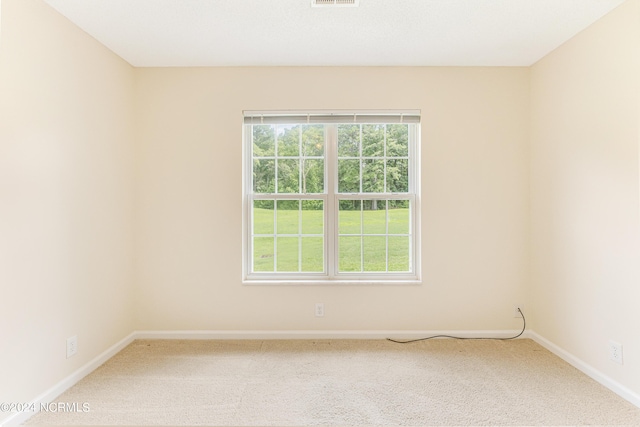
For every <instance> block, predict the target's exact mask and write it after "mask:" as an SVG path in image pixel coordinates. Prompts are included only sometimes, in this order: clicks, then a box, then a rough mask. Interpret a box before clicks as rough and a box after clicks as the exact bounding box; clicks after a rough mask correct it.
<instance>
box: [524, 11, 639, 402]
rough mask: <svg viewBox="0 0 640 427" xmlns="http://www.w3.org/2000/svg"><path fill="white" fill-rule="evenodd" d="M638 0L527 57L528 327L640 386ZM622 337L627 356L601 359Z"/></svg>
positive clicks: (621, 379) (615, 376)
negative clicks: (536, 57)
mask: <svg viewBox="0 0 640 427" xmlns="http://www.w3.org/2000/svg"><path fill="white" fill-rule="evenodd" d="M639 94H640V2H638V1H636V0H632V1H628V2H626V3H624V4H623V5H622V6H621V7H619V8H618V9H616V10H615V11H613V12H612V13H611V14H609V15H607V16H606V17H604V18H603V19H601V20H600V21H598V22H596V23H595V24H594V25H592V26H591V27H589V28H588V29H586V30H585V31H583V32H582V33H581V34H579V35H578V36H576V37H575V38H573V39H572V40H570V41H569V42H567V43H566V44H564V45H563V46H561V47H560V48H558V49H557V50H556V51H554V52H553V53H551V54H550V55H548V56H547V57H545V58H544V59H542V60H541V61H540V62H538V63H537V64H535V65H534V66H533V67H532V71H531V116H532V120H531V208H532V209H531V236H532V237H531V238H532V245H531V248H532V287H531V291H532V299H533V304H534V308H535V313H534V315H535V330H536V332H538V333H539V334H540V335H542V336H543V337H545V338H547V339H548V340H550V341H551V342H553V343H555V344H556V345H558V346H560V347H561V348H563V349H564V350H566V351H568V352H570V353H571V354H573V355H574V356H576V357H578V358H580V359H582V360H583V361H585V362H586V363H588V364H589V365H591V366H593V367H595V368H596V369H598V370H600V371H601V372H603V373H604V374H606V375H608V376H610V377H611V378H613V379H614V380H617V381H618V382H620V383H621V384H623V385H624V386H626V387H628V388H629V389H631V390H633V391H634V392H635V393H640V334H639V333H638V326H639V325H640V310H639V309H638V302H639V301H640V286H639V285H640V211H639V190H640V189H639V177H640V174H639V172H640V171H639V168H638V158H639V157H638V156H639V142H640V138H639V135H640V120H639V118H640V111H639V102H640V96H639ZM609 340H615V341H618V342H620V343H622V344H623V353H624V358H625V361H624V365H622V366H620V365H616V364H614V363H613V362H611V361H609V360H608V347H607V346H608V342H609Z"/></svg>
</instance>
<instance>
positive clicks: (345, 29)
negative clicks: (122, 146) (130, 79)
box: [45, 0, 624, 67]
mask: <svg viewBox="0 0 640 427" xmlns="http://www.w3.org/2000/svg"><path fill="white" fill-rule="evenodd" d="M45 1H46V2H47V3H48V4H50V5H51V6H52V7H54V8H55V9H57V10H58V11H59V12H60V13H61V14H62V15H64V16H66V17H67V18H69V19H70V20H71V21H73V22H74V23H75V24H76V25H78V26H79V27H80V28H82V29H83V30H85V31H86V32H87V33H89V34H91V35H92V36H93V37H95V38H96V39H97V40H99V41H100V42H101V43H103V44H104V45H106V46H107V47H108V48H110V49H111V50H113V51H114V52H115V53H116V54H118V55H120V56H121V57H122V58H124V59H125V60H126V61H128V62H129V63H130V64H132V65H134V66H139V67H167V66H168V67H172V66H259V65H268V66H285V65H286V66H303V65H326V66H339V65H376V66H387V65H430V66H442V65H456V66H480V65H482V66H528V65H531V64H533V63H535V62H536V61H537V60H538V59H540V58H542V57H543V56H544V55H546V54H547V53H549V52H550V51H552V50H553V49H555V48H556V47H558V46H559V45H561V44H562V43H564V42H565V41H566V40H568V39H569V38H571V37H572V36H574V35H575V34H577V33H578V32H580V31H581V30H582V29H584V28H586V27H587V26H589V25H590V24H592V23H593V22H594V21H596V20H597V19H599V18H600V17H602V16H603V15H605V14H606V13H608V12H609V11H611V10H612V9H614V8H615V7H616V6H618V5H620V4H621V3H623V1H624V0H360V6H359V7H342V8H312V7H311V6H310V4H311V0H45Z"/></svg>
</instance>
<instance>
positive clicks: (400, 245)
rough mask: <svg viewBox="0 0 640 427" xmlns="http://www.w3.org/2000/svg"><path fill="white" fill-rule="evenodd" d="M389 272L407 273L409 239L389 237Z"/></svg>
mask: <svg viewBox="0 0 640 427" xmlns="http://www.w3.org/2000/svg"><path fill="white" fill-rule="evenodd" d="M389 271H409V238H408V237H400V236H389Z"/></svg>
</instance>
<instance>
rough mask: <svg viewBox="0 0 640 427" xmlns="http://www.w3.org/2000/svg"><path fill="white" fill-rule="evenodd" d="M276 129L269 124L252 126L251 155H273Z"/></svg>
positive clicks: (274, 152)
mask: <svg viewBox="0 0 640 427" xmlns="http://www.w3.org/2000/svg"><path fill="white" fill-rule="evenodd" d="M275 135H276V129H275V126H270V125H255V126H253V157H266V156H275V154H276V139H275Z"/></svg>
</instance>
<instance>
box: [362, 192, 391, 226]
mask: <svg viewBox="0 0 640 427" xmlns="http://www.w3.org/2000/svg"><path fill="white" fill-rule="evenodd" d="M386 204H387V202H386V201H385V200H364V201H363V210H362V230H363V233H364V234H386V232H387V212H386V210H385V206H386Z"/></svg>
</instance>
